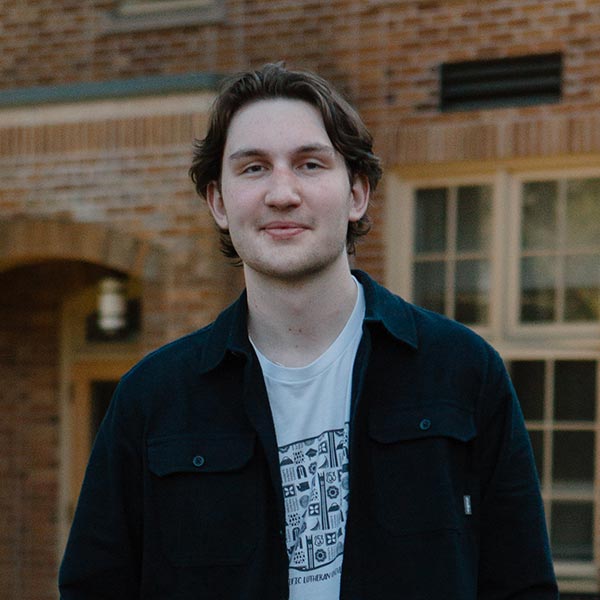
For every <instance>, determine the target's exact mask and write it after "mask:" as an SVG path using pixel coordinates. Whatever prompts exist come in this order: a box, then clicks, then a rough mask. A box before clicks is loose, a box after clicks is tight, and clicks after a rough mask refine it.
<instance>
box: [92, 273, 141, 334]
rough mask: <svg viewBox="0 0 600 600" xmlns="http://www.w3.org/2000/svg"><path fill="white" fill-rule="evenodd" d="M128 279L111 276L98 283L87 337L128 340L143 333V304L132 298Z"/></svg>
mask: <svg viewBox="0 0 600 600" xmlns="http://www.w3.org/2000/svg"><path fill="white" fill-rule="evenodd" d="M127 288H128V281H127V280H126V279H124V278H122V277H117V276H114V275H110V276H108V277H104V278H102V279H101V280H100V281H99V282H98V287H97V300H96V310H95V312H93V313H92V314H91V315H89V316H88V318H87V323H86V336H85V337H86V340H88V341H92V342H98V341H100V342H110V341H127V340H130V339H131V338H132V337H134V336H135V334H137V333H138V332H139V327H140V303H139V300H138V299H132V298H129V297H128V289H127Z"/></svg>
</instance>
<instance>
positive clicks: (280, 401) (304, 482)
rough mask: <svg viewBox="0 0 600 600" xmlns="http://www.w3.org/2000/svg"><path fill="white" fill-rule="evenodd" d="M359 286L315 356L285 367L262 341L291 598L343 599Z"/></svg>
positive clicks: (361, 304)
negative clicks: (345, 315)
mask: <svg viewBox="0 0 600 600" xmlns="http://www.w3.org/2000/svg"><path fill="white" fill-rule="evenodd" d="M355 281H356V280H355ZM356 284H357V286H358V293H357V299H356V304H355V306H354V309H353V311H352V314H351V315H350V318H349V319H348V322H347V323H346V325H345V327H344V329H343V330H342V332H341V333H340V334H339V336H338V337H337V338H336V340H335V341H334V342H333V344H332V345H331V346H330V347H329V348H328V349H327V350H326V351H325V352H324V353H323V354H322V355H321V356H320V357H319V358H317V359H316V360H315V361H314V362H312V363H310V364H309V365H307V366H305V367H300V368H288V367H284V366H282V365H279V364H276V363H273V362H272V361H270V360H268V359H267V358H266V357H265V356H264V355H262V354H261V353H260V352H259V351H258V349H256V347H255V350H256V352H257V355H258V358H259V360H260V364H261V367H262V371H263V375H264V378H265V384H266V388H267V394H268V396H269V403H270V405H271V412H272V414H273V420H274V422H275V432H276V435H277V445H278V446H279V461H280V468H281V480H282V484H283V496H284V500H285V514H286V541H287V549H288V556H289V560H290V570H289V584H290V599H291V600H338V599H339V597H340V582H341V572H342V560H343V551H344V539H345V528H346V516H347V511H348V492H349V487H348V483H349V479H348V456H349V448H348V432H349V422H350V399H351V392H352V389H351V388H352V368H353V365H354V358H355V356H356V351H357V349H358V345H359V343H360V339H361V336H362V323H363V319H364V314H365V300H364V292H363V289H362V286H361V285H360V284H359V283H358V281H356Z"/></svg>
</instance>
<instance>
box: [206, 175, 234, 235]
mask: <svg viewBox="0 0 600 600" xmlns="http://www.w3.org/2000/svg"><path fill="white" fill-rule="evenodd" d="M206 203H207V204H208V208H209V209H210V212H211V214H212V216H213V219H214V220H215V223H216V224H217V226H218V227H219V229H227V228H228V227H229V220H228V218H227V211H226V210H225V204H224V202H223V196H222V194H221V190H220V188H219V184H218V182H216V181H211V182H210V183H209V184H208V186H207V187H206Z"/></svg>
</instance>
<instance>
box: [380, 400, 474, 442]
mask: <svg viewBox="0 0 600 600" xmlns="http://www.w3.org/2000/svg"><path fill="white" fill-rule="evenodd" d="M476 434H477V429H476V427H475V419H474V416H473V413H472V412H470V411H468V410H465V409H463V408H461V407H459V406H456V404H450V403H435V404H426V405H423V406H411V407H409V408H406V409H404V410H398V411H396V412H394V413H393V414H389V413H388V414H383V413H382V412H380V411H376V410H374V411H372V412H371V414H370V416H369V435H370V436H371V437H372V438H373V439H374V440H376V441H378V442H381V443H383V444H391V443H394V442H400V441H408V440H416V439H422V438H431V437H448V438H454V439H456V440H459V441H461V442H468V441H469V440H471V439H473V438H474V437H475V436H476Z"/></svg>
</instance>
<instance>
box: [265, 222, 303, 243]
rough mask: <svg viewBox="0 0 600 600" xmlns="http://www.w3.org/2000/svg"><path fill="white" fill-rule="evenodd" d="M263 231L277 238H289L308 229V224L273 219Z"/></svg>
mask: <svg viewBox="0 0 600 600" xmlns="http://www.w3.org/2000/svg"><path fill="white" fill-rule="evenodd" d="M262 229H263V231H264V232H265V233H267V234H268V235H269V236H271V237H272V238H275V239H289V238H292V237H295V236H297V235H299V234H301V233H303V232H304V231H307V230H308V227H307V226H306V225H303V224H302V223H295V222H289V221H273V222H272V223H267V224H266V225H265V226H264V227H263V228H262Z"/></svg>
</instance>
